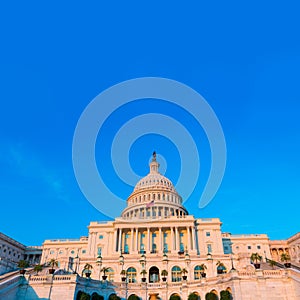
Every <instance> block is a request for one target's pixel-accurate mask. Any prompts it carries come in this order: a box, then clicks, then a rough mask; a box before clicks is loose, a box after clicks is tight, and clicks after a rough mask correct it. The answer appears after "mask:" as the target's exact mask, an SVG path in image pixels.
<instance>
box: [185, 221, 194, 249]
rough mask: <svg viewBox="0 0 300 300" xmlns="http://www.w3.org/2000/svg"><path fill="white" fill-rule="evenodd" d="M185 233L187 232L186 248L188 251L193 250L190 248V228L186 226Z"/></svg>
mask: <svg viewBox="0 0 300 300" xmlns="http://www.w3.org/2000/svg"><path fill="white" fill-rule="evenodd" d="M186 232H187V244H188V245H187V248H188V250H193V248H192V246H191V232H190V227H189V226H187V227H186Z"/></svg>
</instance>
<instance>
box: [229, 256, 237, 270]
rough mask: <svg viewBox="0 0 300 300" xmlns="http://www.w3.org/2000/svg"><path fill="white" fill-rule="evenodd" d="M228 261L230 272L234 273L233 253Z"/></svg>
mask: <svg viewBox="0 0 300 300" xmlns="http://www.w3.org/2000/svg"><path fill="white" fill-rule="evenodd" d="M230 260H231V270H230V272H234V271H236V269H235V268H234V265H233V253H232V254H231V255H230Z"/></svg>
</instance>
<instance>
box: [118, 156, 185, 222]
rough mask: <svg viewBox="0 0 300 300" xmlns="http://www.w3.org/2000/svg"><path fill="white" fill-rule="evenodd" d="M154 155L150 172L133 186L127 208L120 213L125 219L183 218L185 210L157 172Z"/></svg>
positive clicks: (172, 188) (169, 185) (171, 186)
mask: <svg viewBox="0 0 300 300" xmlns="http://www.w3.org/2000/svg"><path fill="white" fill-rule="evenodd" d="M158 168H159V163H158V162H157V161H156V153H155V152H154V153H153V158H152V161H151V163H150V172H149V174H148V175H147V176H145V177H143V178H142V179H141V180H140V181H139V182H138V183H137V184H136V186H135V188H134V190H133V192H132V193H131V195H130V196H129V197H128V199H127V207H126V208H125V209H124V210H123V212H122V217H123V218H125V219H145V218H147V219H148V218H152V219H155V218H167V217H170V216H185V215H187V211H186V209H185V208H184V207H183V206H182V199H181V197H180V195H179V194H178V193H177V192H176V190H175V188H174V185H173V183H172V182H171V180H170V179H168V178H166V177H165V176H163V175H161V174H160V173H159V172H158Z"/></svg>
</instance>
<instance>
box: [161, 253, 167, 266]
mask: <svg viewBox="0 0 300 300" xmlns="http://www.w3.org/2000/svg"><path fill="white" fill-rule="evenodd" d="M162 261H163V262H164V263H167V262H168V255H167V254H166V252H164V255H163V258H162Z"/></svg>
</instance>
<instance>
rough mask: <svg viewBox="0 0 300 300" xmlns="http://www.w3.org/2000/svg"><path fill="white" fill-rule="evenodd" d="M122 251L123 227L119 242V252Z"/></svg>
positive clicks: (120, 231) (120, 230)
mask: <svg viewBox="0 0 300 300" xmlns="http://www.w3.org/2000/svg"><path fill="white" fill-rule="evenodd" d="M121 251H122V229H121V228H120V229H119V244H118V252H121Z"/></svg>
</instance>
